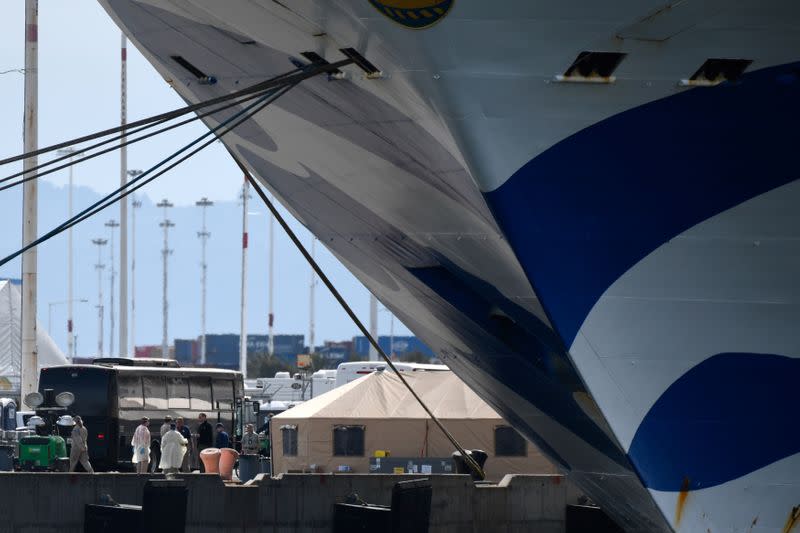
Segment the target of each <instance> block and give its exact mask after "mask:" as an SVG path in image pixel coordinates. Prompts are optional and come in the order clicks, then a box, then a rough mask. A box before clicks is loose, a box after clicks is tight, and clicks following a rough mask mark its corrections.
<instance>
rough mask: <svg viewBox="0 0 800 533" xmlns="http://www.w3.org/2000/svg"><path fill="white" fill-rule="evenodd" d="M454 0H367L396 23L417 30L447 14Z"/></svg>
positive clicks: (430, 24) (434, 22)
mask: <svg viewBox="0 0 800 533" xmlns="http://www.w3.org/2000/svg"><path fill="white" fill-rule="evenodd" d="M453 2H455V0H369V3H370V4H372V5H373V6H374V7H375V9H377V10H378V11H380V12H381V13H383V14H384V15H385V16H387V17H389V18H390V19H392V20H393V21H395V22H397V23H398V24H402V25H403V26H405V27H407V28H413V29H415V30H419V29H422V28H428V27H430V26H433V25H434V24H436V23H437V22H439V21H440V20H441V19H443V18H444V17H445V15H447V13H448V11H450V9H451V8H452V7H453Z"/></svg>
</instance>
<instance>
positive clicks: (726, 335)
mask: <svg viewBox="0 0 800 533" xmlns="http://www.w3.org/2000/svg"><path fill="white" fill-rule="evenodd" d="M101 3H102V4H103V5H104V6H105V7H106V9H107V10H108V12H109V14H110V15H111V16H112V17H113V18H114V20H115V21H116V22H117V23H118V24H119V25H120V27H121V28H122V29H123V30H124V31H125V32H126V34H127V35H128V36H129V37H130V38H131V39H132V40H133V42H134V43H135V44H136V46H137V47H138V48H139V49H140V50H141V51H142V52H143V53H144V54H145V55H146V57H147V58H148V59H149V60H150V61H151V62H152V63H153V65H154V66H155V68H156V69H157V70H158V71H159V72H160V73H161V74H162V75H163V76H164V78H165V79H166V80H168V82H169V83H170V84H171V85H172V86H173V87H174V88H175V90H176V91H177V92H178V93H179V94H181V96H183V97H184V98H185V99H186V100H188V101H199V100H203V99H206V98H209V97H212V96H217V95H220V94H225V93H228V92H231V91H234V90H236V89H238V88H242V87H246V86H248V85H250V84H252V83H255V82H258V81H262V80H264V79H268V78H270V77H272V76H275V75H277V74H281V73H283V72H286V71H287V70H290V69H291V68H293V66H294V65H296V64H298V63H299V62H300V63H303V62H307V60H306V59H305V58H304V56H303V55H302V53H303V52H315V53H317V54H318V55H319V56H321V57H323V58H325V59H327V60H329V61H335V60H338V59H341V58H342V57H343V56H342V53H341V52H340V49H342V48H348V47H352V48H355V49H356V50H358V52H359V53H361V54H362V55H363V56H364V57H366V58H367V59H368V60H369V61H370V62H372V63H373V64H374V65H375V66H376V67H377V68H378V69H380V71H381V72H380V73H379V75H374V76H370V77H367V76H364V73H363V72H362V71H361V70H359V69H358V68H357V67H354V66H349V67H346V68H344V69H342V70H343V75H342V76H336V77H331V78H326V77H317V78H315V79H312V80H308V81H306V82H304V83H303V84H302V85H300V86H298V87H296V88H294V89H292V90H291V91H290V92H289V93H287V94H286V95H284V96H282V97H281V98H280V99H279V100H278V101H277V102H276V104H274V105H273V106H271V107H270V108H268V109H267V110H265V111H263V112H261V113H259V114H258V115H257V116H256V117H254V118H253V119H252V120H250V121H248V123H246V124H244V125H243V126H242V127H240V128H237V130H236V131H234V132H233V133H231V134H230V135H229V136H227V137H226V139H225V142H226V144H227V145H228V147H229V148H230V149H231V150H232V151H233V152H234V153H235V154H236V155H237V157H238V158H239V159H240V160H241V161H242V162H243V163H244V164H245V165H247V166H248V168H250V169H251V170H252V171H253V173H254V174H255V175H256V176H257V177H258V178H259V179H260V181H261V182H262V183H263V184H264V185H265V186H266V187H268V188H269V190H270V191H271V192H272V193H273V194H274V195H275V196H276V198H278V199H279V201H280V202H281V203H282V204H283V205H284V206H285V207H286V208H287V209H289V210H290V211H291V212H292V214H293V215H294V216H296V217H297V219H298V220H300V221H301V222H302V223H303V224H304V225H305V226H306V227H307V228H308V229H309V230H311V231H312V232H313V233H314V234H315V235H316V236H317V237H318V238H319V239H320V241H321V242H322V243H323V244H325V246H326V247H327V248H328V249H329V250H330V251H331V252H332V253H334V254H335V255H336V256H337V257H338V258H339V259H340V260H341V261H342V262H343V263H344V264H345V265H346V266H347V267H348V268H349V269H350V270H351V271H352V272H353V273H354V274H355V275H356V276H357V277H358V278H359V279H360V280H361V281H362V282H363V283H364V284H365V286H367V287H368V288H369V289H370V290H371V291H372V292H373V293H374V294H375V295H376V296H378V298H380V299H381V301H382V302H383V303H384V304H386V305H387V306H388V307H389V308H391V309H392V311H393V312H394V313H395V314H396V316H397V317H398V318H400V319H401V320H402V321H403V322H404V323H405V324H407V325H408V326H409V328H411V329H412V331H414V332H415V333H416V334H417V335H418V336H420V337H421V338H422V339H423V340H424V341H425V342H426V343H427V344H428V345H430V346H431V348H433V349H434V350H435V351H437V353H439V354H440V355H441V358H442V359H443V361H444V362H446V363H447V364H448V366H450V368H451V369H453V370H454V371H455V372H456V373H457V374H458V375H459V376H460V377H461V378H462V379H463V380H464V381H465V382H466V383H468V384H469V385H470V386H471V387H472V388H474V389H475V390H476V391H478V392H479V393H480V394H481V395H482V397H484V398H485V399H486V400H487V401H488V402H489V403H490V404H491V405H492V406H493V407H494V408H496V409H497V410H498V412H500V413H501V414H502V415H503V416H504V418H506V419H507V420H508V421H509V422H510V423H512V424H513V425H514V426H515V427H516V428H517V429H518V430H519V431H520V432H521V433H523V434H524V435H525V436H526V437H527V438H529V439H531V440H532V441H534V442H535V443H536V444H537V445H538V446H539V447H540V448H541V449H542V451H543V452H544V453H546V454H547V455H548V456H549V457H550V458H551V459H552V460H553V461H554V462H555V463H556V464H557V465H558V466H559V467H560V468H561V469H562V470H563V471H564V472H566V473H568V474H569V475H570V476H571V478H572V479H573V480H574V481H575V482H576V483H577V484H578V485H579V486H580V487H581V488H582V489H583V490H584V491H585V492H586V493H587V495H589V496H590V497H591V498H592V499H593V500H594V501H596V502H597V503H599V504H600V505H602V506H603V508H604V509H606V510H607V511H608V512H609V513H610V514H611V515H612V516H613V517H614V518H615V519H616V520H617V521H618V522H619V523H620V524H621V525H622V526H623V527H625V529H626V530H629V531H670V530H675V531H706V530H710V531H735V530H739V531H753V532H756V531H765V532H766V531H776V530H778V531H780V530H781V529H783V530H785V531H788V530H789V529H790V528H791V527H792V526H793V521H794V520H796V519H797V518H796V515H797V506H798V505H800V501H799V500H800V497H798V494H800V490H798V482H800V456H798V452H800V450H798V449H797V448H798V446H800V445H798V444H797V443H798V442H800V440H799V439H798V438H797V437H798V436H799V435H798V434H797V433H798V430H797V429H796V424H793V423H792V414H791V411H790V409H791V406H792V403H793V402H792V401H791V400H792V399H793V398H792V392H793V390H794V384H795V383H797V380H798V378H800V375H798V364H797V362H798V360H797V356H798V355H800V335H798V333H797V332H796V324H798V322H799V321H798V319H800V308H799V307H798V302H799V301H800V294H798V293H800V288H799V287H800V284H797V283H796V282H795V281H794V279H793V278H794V277H795V276H796V273H797V272H798V271H800V268H798V267H800V215H798V209H797V206H798V199H800V184H798V183H797V182H796V179H797V177H798V170H797V165H796V164H795V161H794V159H795V158H793V157H792V156H793V152H794V151H793V146H792V144H793V141H794V138H795V136H793V135H792V132H793V131H794V129H795V128H796V124H798V123H800V121H799V120H798V119H800V98H798V97H800V63H797V62H798V61H800V57H797V56H799V55H800V35H798V32H796V31H795V28H796V27H797V23H798V22H800V7H797V6H795V4H793V3H791V2H778V1H769V2H755V1H752V2H750V1H748V2H742V3H737V5H736V6H730V5H728V4H727V3H722V2H717V1H707V2H694V1H691V0H690V1H688V2H679V3H675V4H674V5H672V4H664V3H663V2H655V1H636V2H634V1H623V2H617V3H614V5H613V6H612V7H609V6H603V5H596V3H592V2H588V1H578V0H573V1H569V2H529V1H525V0H518V1H511V0H509V1H508V2H503V3H498V4H497V5H494V4H493V3H487V2H479V1H477V0H456V1H451V0H441V1H433V0H363V1H358V2H356V1H341V2H338V1H330V2H328V1H321V0H320V1H312V0H303V1H297V2H291V3H279V2H272V1H269V2H268V1H261V0H251V1H245V0H236V1H233V0H232V1H228V2H215V1H213V0H141V1H133V2H130V1H123V0H101ZM583 51H598V52H614V53H618V54H624V55H623V56H621V57H622V59H621V62H620V63H619V66H618V67H617V68H616V70H615V71H614V73H613V77H609V76H605V77H604V79H573V80H565V79H564V78H563V76H560V75H562V74H564V73H565V72H567V71H568V69H569V67H570V65H571V63H572V62H573V61H574V60H575V59H576V57H577V56H578V54H580V53H581V52H583ZM174 56H180V57H182V58H184V59H185V60H186V61H189V62H190V63H191V64H192V65H194V66H196V67H197V68H198V69H199V70H202V72H204V73H206V74H207V75H209V76H213V77H214V78H215V79H216V80H217V82H216V83H215V84H213V85H208V84H203V83H200V80H198V79H197V76H195V75H193V74H192V73H190V72H188V71H187V70H186V69H185V68H184V67H182V66H181V65H180V64H178V63H177V62H176V61H175V60H174ZM710 58H734V59H741V60H747V61H750V63H748V66H747V68H746V70H745V72H744V73H743V74H742V75H741V76H740V77H737V79H735V80H732V81H727V82H724V83H720V84H714V83H707V84H705V85H708V86H702V87H699V86H696V85H698V84H697V83H693V80H691V78H692V76H693V75H694V74H695V72H696V71H697V70H698V68H700V67H701V65H702V64H703V63H704V62H705V61H706V60H707V59H710ZM682 80H689V81H682ZM223 118H224V117H223V116H219V117H215V119H214V120H211V119H209V120H207V123H208V124H209V125H212V126H213V125H215V124H217V123H219V121H220V120H222V119H223ZM787 528H788V529H787Z"/></svg>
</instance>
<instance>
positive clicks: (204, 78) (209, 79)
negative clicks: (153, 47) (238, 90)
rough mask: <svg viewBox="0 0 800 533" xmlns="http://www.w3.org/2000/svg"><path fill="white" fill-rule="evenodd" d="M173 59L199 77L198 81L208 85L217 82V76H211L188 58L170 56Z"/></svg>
mask: <svg viewBox="0 0 800 533" xmlns="http://www.w3.org/2000/svg"><path fill="white" fill-rule="evenodd" d="M169 57H170V58H171V59H172V60H173V61H175V62H176V63H177V64H179V65H180V66H182V67H183V68H184V69H185V70H186V71H187V72H188V73H189V74H191V75H192V76H194V77H195V78H197V81H199V82H200V83H203V84H206V85H214V84H215V83H217V78H215V77H214V76H209V75H208V74H206V73H205V72H203V71H202V70H200V69H199V68H197V67H196V66H194V65H192V64H191V63H190V62H189V61H188V60H187V59H186V58H184V57H183V56H169Z"/></svg>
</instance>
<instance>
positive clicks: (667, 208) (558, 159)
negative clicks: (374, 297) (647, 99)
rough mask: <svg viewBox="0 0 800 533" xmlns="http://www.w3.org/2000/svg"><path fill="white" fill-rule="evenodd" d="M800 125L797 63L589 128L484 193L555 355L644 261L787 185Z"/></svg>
mask: <svg viewBox="0 0 800 533" xmlns="http://www.w3.org/2000/svg"><path fill="white" fill-rule="evenodd" d="M798 123H800V63H792V64H788V65H782V66H779V67H774V68H767V69H763V70H760V71H756V72H753V73H750V74H747V75H745V76H744V77H743V78H742V79H741V80H740V81H738V82H736V83H723V84H721V85H718V86H716V87H713V88H697V89H691V90H688V91H686V92H683V93H680V94H676V95H674V96H671V97H668V98H665V99H662V100H658V101H655V102H651V103H648V104H646V105H643V106H640V107H638V108H635V109H632V110H629V111H626V112H624V113H621V114H619V115H616V116H614V117H612V118H609V119H607V120H604V121H602V122H599V123H597V124H595V125H593V126H592V127H589V128H587V129H585V130H583V131H581V132H579V133H577V134H575V135H573V136H571V137H569V138H567V139H565V140H564V141H562V142H560V143H558V144H556V145H555V146H553V147H552V148H550V149H548V150H547V151H546V152H544V153H543V154H541V155H539V156H537V157H536V158H534V159H533V160H531V161H530V162H528V163H527V164H526V165H525V166H523V167H522V168H521V169H520V170H518V171H517V172H516V173H515V174H514V175H513V176H512V177H511V178H510V179H509V180H508V181H507V182H506V183H505V184H503V185H502V186H501V187H499V188H498V189H496V190H495V191H492V192H489V193H486V195H485V196H486V198H487V201H488V203H489V205H490V207H491V209H492V211H493V212H494V214H495V216H496V218H497V220H498V222H499V224H500V226H501V227H502V229H503V231H504V233H505V234H506V236H507V237H508V239H509V241H510V243H511V245H512V247H513V248H514V250H515V252H516V254H517V257H518V258H519V259H520V262H521V263H522V266H523V268H524V269H525V271H526V273H527V275H528V277H529V279H530V280H531V283H532V284H533V286H534V288H535V289H536V292H537V294H538V296H539V298H540V299H541V301H542V303H543V305H544V307H545V309H546V310H547V312H548V314H549V316H550V318H551V321H552V322H553V324H554V327H555V328H556V330H557V331H558V333H559V334H560V336H561V338H562V339H563V341H564V343H565V345H566V346H570V345H571V344H572V342H573V340H574V339H575V336H576V335H577V333H578V330H579V329H580V327H581V324H582V323H583V321H584V320H585V318H586V316H587V315H588V313H589V311H590V310H591V309H592V307H593V306H594V304H595V303H596V302H597V300H598V299H599V298H600V296H601V295H602V294H603V293H604V292H605V291H606V289H608V288H609V287H610V286H611V284H612V283H614V281H615V280H617V279H618V278H619V277H620V276H621V275H622V274H623V273H625V272H626V271H627V270H628V269H629V268H631V267H632V266H633V265H635V264H636V263H637V262H638V261H640V260H641V259H642V258H643V257H645V256H646V255H648V254H649V253H650V252H652V251H653V250H655V249H656V248H658V247H659V246H661V245H662V244H664V243H665V242H667V241H668V240H669V239H671V238H673V237H675V236H676V235H679V234H680V233H682V232H684V231H686V230H687V229H689V228H691V227H692V226H694V225H696V224H698V223H699V222H701V221H703V220H706V219H708V218H710V217H712V216H714V215H716V214H718V213H721V212H723V211H725V210H726V209H729V208H731V207H733V206H736V205H738V204H740V203H742V202H744V201H746V200H748V199H750V198H753V197H755V196H757V195H759V194H762V193H764V192H767V191H769V190H771V189H774V188H776V187H778V186H781V185H784V184H786V183H789V182H791V181H793V180H795V179H797V178H798V175H799V172H798V165H797V155H796V152H797V140H796V134H795V132H796V129H797V124H798Z"/></svg>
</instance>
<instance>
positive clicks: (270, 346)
mask: <svg viewBox="0 0 800 533" xmlns="http://www.w3.org/2000/svg"><path fill="white" fill-rule="evenodd" d="M274 268H275V215H273V214H272V212H270V214H269V298H268V300H269V301H268V307H269V309H268V313H269V314H268V316H267V328H268V332H267V333H268V337H267V338H268V340H267V353H268V354H269V355H270V357H272V356H273V355H275V337H274V336H273V330H272V326H273V325H274V323H275V308H274V307H273V303H274V296H275V289H274V287H275V285H274V281H275V278H274Z"/></svg>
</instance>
